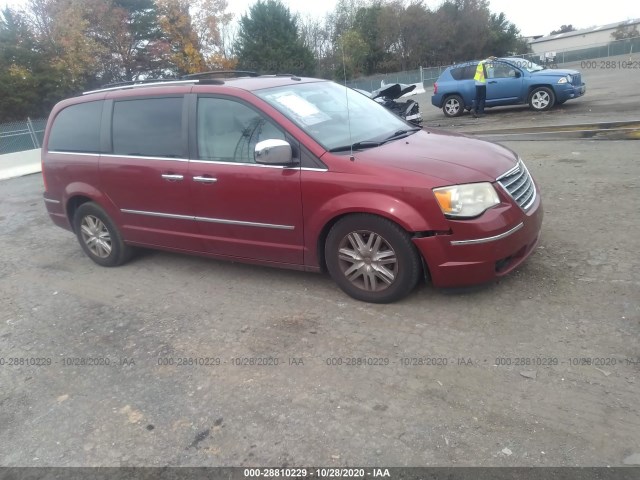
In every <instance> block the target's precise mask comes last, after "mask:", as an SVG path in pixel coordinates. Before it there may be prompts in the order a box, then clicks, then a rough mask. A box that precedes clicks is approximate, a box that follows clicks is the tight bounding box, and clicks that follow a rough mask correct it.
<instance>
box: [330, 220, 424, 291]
mask: <svg viewBox="0 0 640 480" xmlns="http://www.w3.org/2000/svg"><path fill="white" fill-rule="evenodd" d="M325 259H326V262H327V269H328V270H329V273H330V275H331V277H332V278H333V280H334V281H335V282H336V283H337V284H338V286H339V287H340V288H341V289H342V290H343V291H344V292H345V293H346V294H347V295H349V296H351V297H353V298H355V299H356V300H361V301H363V302H371V303H391V302H395V301H396V300H400V299H401V298H403V297H405V296H406V295H408V294H409V293H411V291H412V290H413V289H414V288H415V286H416V284H417V283H418V280H419V278H420V273H421V269H422V264H421V262H420V257H419V255H418V252H417V251H416V248H415V246H414V245H413V243H412V241H411V238H410V237H409V235H408V234H407V232H405V231H404V230H403V229H402V228H400V227H399V226H398V225H397V224H395V223H393V222H392V221H390V220H387V219H386V218H382V217H378V216H375V215H369V214H354V215H349V216H347V217H344V218H342V219H341V220H339V221H338V222H337V223H336V224H335V225H334V226H333V227H332V228H331V230H330V232H329V235H328V236H327V241H326V243H325Z"/></svg>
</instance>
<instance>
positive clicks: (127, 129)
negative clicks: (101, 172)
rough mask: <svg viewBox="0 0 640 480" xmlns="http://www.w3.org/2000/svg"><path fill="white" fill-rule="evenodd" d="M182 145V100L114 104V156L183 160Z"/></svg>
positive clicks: (165, 99)
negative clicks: (181, 158) (177, 158)
mask: <svg viewBox="0 0 640 480" xmlns="http://www.w3.org/2000/svg"><path fill="white" fill-rule="evenodd" d="M182 145H183V143H182V97H169V98H145V99H142V100H125V101H118V102H115V103H114V105H113V153H114V154H116V155H137V156H145V157H171V158H175V157H183V156H184V153H183V148H182Z"/></svg>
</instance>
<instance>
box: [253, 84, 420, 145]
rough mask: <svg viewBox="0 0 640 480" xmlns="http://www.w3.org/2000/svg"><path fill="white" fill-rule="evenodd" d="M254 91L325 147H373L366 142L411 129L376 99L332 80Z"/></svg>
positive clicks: (379, 140) (383, 138)
mask: <svg viewBox="0 0 640 480" xmlns="http://www.w3.org/2000/svg"><path fill="white" fill-rule="evenodd" d="M255 94H256V95H258V96H259V97H260V98H262V99H263V100H265V101H267V102H268V103H269V104H270V105H272V106H273V107H274V108H276V109H278V110H279V111H280V112H282V113H283V114H284V115H286V116H287V117H288V118H289V119H290V120H291V121H293V122H295V123H296V124H297V125H298V126H299V127H300V128H302V129H303V130H304V131H305V132H307V133H308V134H309V135H310V136H311V137H313V139H314V140H316V141H317V142H318V143H319V144H320V145H322V146H323V147H324V148H325V149H327V150H334V149H340V148H341V147H344V146H347V145H352V144H360V145H363V146H364V145H368V146H375V145H374V144H373V143H368V142H381V141H384V140H386V139H388V138H389V137H392V136H393V135H394V134H395V133H396V132H399V131H401V130H411V129H412V125H409V124H408V123H406V122H405V121H403V120H401V119H400V118H399V117H397V116H395V115H394V114H393V113H391V112H389V111H388V110H387V109H386V108H384V107H383V106H382V105H380V104H378V103H377V102H375V101H373V100H371V99H370V98H367V97H365V96H364V95H362V94H360V93H358V92H356V91H354V90H352V89H350V88H346V87H343V86H341V85H338V84H337V83H333V82H315V83H302V84H295V85H287V86H285V87H277V88H269V89H265V90H260V91H257V92H255ZM347 98H348V100H349V101H348V104H349V108H348V109H347ZM349 125H351V129H349ZM349 130H351V133H349ZM354 148H356V147H354Z"/></svg>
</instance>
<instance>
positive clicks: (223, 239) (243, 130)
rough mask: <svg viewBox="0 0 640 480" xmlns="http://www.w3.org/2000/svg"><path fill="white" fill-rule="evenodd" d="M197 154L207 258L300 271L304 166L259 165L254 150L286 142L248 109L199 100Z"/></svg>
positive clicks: (195, 193)
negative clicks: (260, 145) (269, 141)
mask: <svg viewBox="0 0 640 480" xmlns="http://www.w3.org/2000/svg"><path fill="white" fill-rule="evenodd" d="M196 119H197V120H196V128H195V133H196V136H197V139H196V141H195V144H196V145H197V156H196V158H192V160H191V161H190V162H189V181H190V182H191V198H192V201H193V210H194V212H195V216H196V221H197V224H198V227H199V229H200V232H201V234H202V237H203V241H204V242H205V245H206V248H207V250H208V251H209V252H210V253H213V254H218V255H225V256H231V257H237V258H247V259H252V260H260V261H266V262H273V263H284V264H290V265H302V263H303V235H302V233H303V232H302V201H301V192H300V167H299V165H297V166H295V167H282V166H275V165H261V164H257V163H256V162H255V160H254V149H255V145H256V144H257V143H258V142H260V141H262V140H266V139H281V140H284V139H285V135H284V132H283V131H282V130H281V129H280V127H278V126H277V125H276V124H275V123H274V122H273V121H272V120H270V119H269V118H268V117H266V116H265V115H263V114H262V113H260V112H259V111H258V110H256V109H254V108H253V107H252V106H250V105H249V104H247V103H244V102H241V101H239V100H236V99H231V98H227V97H209V96H199V97H198V99H197V108H196Z"/></svg>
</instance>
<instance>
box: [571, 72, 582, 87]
mask: <svg viewBox="0 0 640 480" xmlns="http://www.w3.org/2000/svg"><path fill="white" fill-rule="evenodd" d="M571 84H572V85H575V86H576V87H579V86H580V85H582V75H580V74H579V73H574V74H572V75H571Z"/></svg>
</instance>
